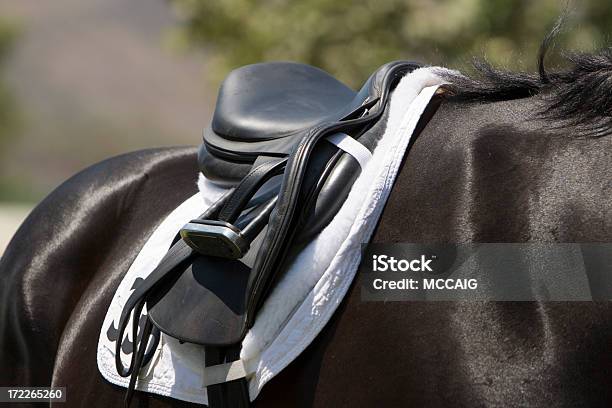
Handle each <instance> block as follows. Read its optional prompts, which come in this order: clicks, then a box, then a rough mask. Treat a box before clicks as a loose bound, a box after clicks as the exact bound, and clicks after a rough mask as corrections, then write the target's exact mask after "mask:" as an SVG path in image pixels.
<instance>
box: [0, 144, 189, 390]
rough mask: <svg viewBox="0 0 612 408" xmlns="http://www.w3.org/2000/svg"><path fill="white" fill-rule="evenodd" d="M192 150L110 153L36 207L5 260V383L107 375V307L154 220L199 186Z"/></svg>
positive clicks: (1, 319)
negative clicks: (100, 348) (101, 357)
mask: <svg viewBox="0 0 612 408" xmlns="http://www.w3.org/2000/svg"><path fill="white" fill-rule="evenodd" d="M195 155H196V152H195V149H194V148H166V149H151V150H144V151H138V152H133V153H129V154H125V155H121V156H118V157H115V158H112V159H108V160H105V161H103V162H100V163H98V164H96V165H93V166H91V167H89V168H87V169H85V170H83V171H82V172H80V173H79V174H77V175H75V176H74V177H72V178H70V179H69V180H67V181H66V182H65V183H63V184H62V185H60V186H59V187H58V188H57V189H55V190H54V191H53V192H52V193H51V194H50V195H49V196H48V197H46V198H45V199H44V200H43V201H42V202H41V203H40V204H39V205H38V206H37V207H36V208H35V209H34V210H33V211H32V213H31V214H30V215H29V216H28V218H27V219H26V220H25V221H24V223H23V224H22V225H21V227H20V228H19V230H18V231H17V233H16V234H15V236H14V237H13V239H12V241H11V242H10V244H9V246H8V247H7V249H6V251H5V253H4V255H3V257H2V259H1V260H0V282H1V283H0V305H1V307H2V308H1V309H0V313H1V316H0V366H2V367H5V368H4V369H3V370H1V373H0V383H1V384H2V385H20V386H48V385H51V384H54V385H56V386H68V387H69V388H70V390H69V392H70V394H71V396H70V398H78V397H77V395H74V394H76V393H77V392H78V391H77V390H78V388H77V387H70V385H72V384H83V383H84V382H95V383H102V382H103V380H102V379H101V378H100V376H99V375H93V373H97V368H96V358H95V350H96V344H97V335H98V332H99V327H100V325H101V322H102V320H103V318H104V313H105V309H106V307H108V305H109V303H110V299H111V297H112V295H113V293H114V291H115V289H116V287H117V285H118V284H119V281H120V278H121V276H122V275H123V274H124V273H125V272H126V271H127V267H128V266H129V264H130V263H131V262H132V260H133V259H134V257H135V256H136V254H137V252H138V249H139V248H140V247H141V246H142V244H143V243H144V242H145V240H146V238H147V237H148V235H149V234H150V233H151V232H152V231H153V230H154V228H155V226H156V225H157V223H158V222H159V221H160V220H161V219H163V217H164V216H165V215H166V214H168V213H169V212H170V211H171V210H173V209H174V208H175V207H176V205H178V204H179V203H180V202H181V201H183V200H184V199H185V198H187V197H188V196H189V195H190V194H193V193H195V191H196V189H197V187H196V178H197V168H196V164H195V163H196V158H195ZM75 362H78V366H75V365H74V363H75ZM6 367H10V369H6ZM85 379H87V381H84V380H85Z"/></svg>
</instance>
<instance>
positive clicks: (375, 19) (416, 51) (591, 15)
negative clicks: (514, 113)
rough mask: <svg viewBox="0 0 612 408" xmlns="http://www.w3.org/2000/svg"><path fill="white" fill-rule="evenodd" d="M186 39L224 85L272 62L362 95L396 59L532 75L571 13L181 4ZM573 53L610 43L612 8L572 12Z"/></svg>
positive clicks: (190, 0) (576, 7)
mask: <svg viewBox="0 0 612 408" xmlns="http://www.w3.org/2000/svg"><path fill="white" fill-rule="evenodd" d="M173 2H174V3H175V5H176V6H177V9H178V10H179V12H180V13H181V14H182V15H183V16H184V18H185V24H184V25H183V26H182V28H181V29H180V36H179V37H180V38H182V39H183V40H185V41H186V42H187V43H188V44H190V45H192V46H198V47H205V49H206V50H207V51H208V52H209V53H210V55H211V57H212V58H213V61H214V62H213V67H214V69H215V71H216V72H215V74H216V77H217V79H218V78H219V77H221V76H223V75H224V74H225V73H226V72H227V71H228V70H229V69H232V68H235V67H237V66H241V65H244V64H249V63H254V62H261V61H268V60H293V61H300V62H305V63H308V64H312V65H316V66H319V67H321V68H323V69H325V70H327V71H329V72H331V73H333V74H334V75H337V76H338V77H339V78H341V79H343V80H344V81H346V82H348V83H350V84H352V85H357V84H359V83H361V82H362V81H363V80H364V79H365V78H366V77H367V75H368V74H369V73H371V72H372V71H373V70H374V69H376V67H378V66H379V65H381V64H383V63H385V62H388V61H391V60H394V59H414V60H419V61H422V62H425V63H428V64H442V65H446V66H449V67H452V68H459V69H461V68H465V66H466V65H467V64H469V62H470V61H471V59H472V56H477V57H484V58H486V59H488V60H489V61H491V62H492V63H495V64H502V65H505V66H507V67H508V68H525V69H531V68H533V66H534V64H535V59H536V58H535V54H536V52H537V48H538V45H539V43H540V41H541V39H542V38H543V37H544V35H545V33H546V31H547V30H548V29H549V28H550V26H551V25H552V23H553V22H554V20H555V19H556V18H557V16H558V15H560V14H561V13H562V12H563V9H564V7H566V5H565V4H564V3H563V2H560V1H558V0H539V1H531V0H514V1H508V0H441V1H432V0H365V1H358V2H354V1H349V0H312V1H298V0H293V1H292V0H259V1H257V0H173ZM569 10H570V12H571V18H570V20H571V22H572V24H571V26H572V30H571V31H570V33H569V34H568V35H566V36H565V38H564V41H566V45H567V46H569V47H571V48H575V49H580V50H589V49H591V48H592V47H593V46H596V45H601V44H604V43H605V40H606V39H605V34H606V30H607V29H608V27H610V23H612V8H610V7H608V5H606V4H605V2H601V1H597V0H591V1H582V2H576V4H570V6H569Z"/></svg>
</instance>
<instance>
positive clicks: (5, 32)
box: [0, 19, 18, 152]
mask: <svg viewBox="0 0 612 408" xmlns="http://www.w3.org/2000/svg"><path fill="white" fill-rule="evenodd" d="M17 31H18V30H17V28H16V27H15V25H14V24H12V23H9V22H7V21H5V20H2V19H0V70H2V68H3V66H4V64H5V62H6V59H7V57H8V55H9V53H10V51H11V49H12V47H13V44H14V42H15V38H16V36H17ZM17 117H18V113H17V107H16V102H15V100H14V98H13V95H12V94H11V92H10V91H9V89H8V87H7V86H6V83H5V82H3V81H1V80H0V152H1V151H2V145H3V142H4V141H5V140H6V139H7V138H9V137H10V136H11V135H12V134H13V132H14V130H15V127H16V126H17V124H18V119H17Z"/></svg>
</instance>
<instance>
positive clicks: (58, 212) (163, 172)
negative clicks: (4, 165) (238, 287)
mask: <svg viewBox="0 0 612 408" xmlns="http://www.w3.org/2000/svg"><path fill="white" fill-rule="evenodd" d="M543 56H544V53H542V57H541V58H540V72H539V74H538V75H528V74H517V73H510V72H504V71H498V70H495V69H492V68H490V67H488V66H486V65H482V66H480V71H481V74H482V75H480V76H479V77H478V79H470V78H466V77H462V76H457V77H453V78H449V80H450V81H451V82H452V83H453V86H452V91H453V92H451V93H446V94H445V95H441V96H439V97H437V99H436V101H435V103H434V104H432V105H431V106H430V107H429V109H428V110H427V112H426V114H425V116H424V117H423V119H422V120H421V122H420V124H419V127H418V129H417V133H416V135H417V136H418V137H416V138H414V139H413V140H414V142H413V144H412V146H411V147H410V149H409V152H408V154H407V155H406V157H405V160H404V163H403V167H402V170H401V173H400V174H399V176H398V178H397V180H396V182H395V185H394V187H393V190H392V193H391V196H390V198H389V200H388V202H387V204H386V207H385V210H384V213H383V215H382V218H381V220H380V222H379V225H378V227H377V230H376V233H375V235H374V237H373V240H372V241H373V242H402V241H406V242H438V243H460V242H612V201H611V200H610V196H611V193H612V138H611V137H610V136H608V134H609V133H610V131H611V130H612V119H611V113H612V97H611V96H610V95H612V52H611V51H609V50H605V51H602V52H600V53H597V54H593V55H576V56H572V57H570V59H569V62H570V68H569V69H567V70H564V71H560V72H556V73H549V72H547V71H546V70H545V69H544V67H543V64H542V61H543V59H544V58H543ZM196 176H197V166H196V150H195V149H194V148H168V149H154V150H146V151H140V152H135V153H131V154H126V155H123V156H119V157H116V158H112V159H109V160H106V161H104V162H101V163H99V164H96V165H94V166H92V167H90V168H88V169H86V170H84V171H83V172H81V173H79V174H78V175H76V176H74V177H73V178H71V179H70V180H68V181H67V182H65V183H64V184H62V185H61V186H60V187H58V188H57V189H56V190H55V191H54V192H53V193H51V194H50V195H49V196H48V197H47V198H46V199H45V200H44V201H43V202H42V203H41V204H39V205H38V207H36V209H35V210H34V211H33V212H32V213H31V214H30V216H29V217H28V218H27V220H26V221H25V222H24V224H23V225H22V226H21V228H20V229H19V231H18V232H17V233H16V235H15V237H14V238H13V240H12V241H11V243H10V245H9V246H8V248H7V250H6V252H5V254H4V256H3V257H2V260H1V261H0V282H1V284H0V367H2V369H1V370H0V385H3V386H5V385H20V386H50V385H52V386H67V387H68V402H69V404H70V405H87V406H92V407H93V406H105V407H106V406H116V405H119V404H121V401H122V400H123V397H124V390H123V389H121V388H119V387H116V386H113V385H111V384H109V383H107V382H105V381H104V380H103V378H102V377H101V375H100V374H99V373H98V370H97V367H96V358H95V351H96V344H97V340H98V334H99V332H100V327H101V324H102V321H103V318H104V315H105V312H106V309H107V307H108V305H109V303H110V300H111V298H112V296H113V293H114V291H115V289H116V288H117V286H118V284H119V282H120V280H121V278H122V276H123V275H124V274H125V272H126V271H127V269H128V267H129V265H130V264H131V262H132V261H133V259H134V257H135V256H136V254H137V253H138V251H139V249H140V248H141V247H142V245H143V244H144V242H145V241H146V239H147V237H148V236H149V235H150V234H151V232H152V231H153V230H154V229H155V227H156V223H157V222H159V220H162V219H163V218H164V217H165V216H166V215H167V214H168V213H169V212H170V211H171V210H173V209H174V208H175V207H176V206H177V205H178V204H179V203H181V202H182V201H183V200H185V199H186V198H187V197H189V196H191V195H192V194H194V193H195V192H196ZM358 280H359V278H358V279H357V282H354V284H353V287H352V289H351V290H350V292H349V294H348V295H347V296H346V298H345V300H344V302H343V305H341V307H340V308H339V310H338V311H337V312H336V315H335V316H334V318H333V319H332V321H331V322H330V323H329V324H328V326H327V327H326V328H325V329H324V331H323V332H322V333H321V335H320V336H319V337H318V338H317V340H316V341H315V342H314V343H313V344H312V345H311V346H310V347H309V348H308V349H307V350H306V351H305V352H304V353H303V354H302V355H301V356H300V357H299V358H298V359H297V360H296V361H294V362H293V363H292V364H291V365H290V366H289V367H288V368H287V369H286V370H284V371H283V372H282V373H281V374H279V375H278V376H277V377H275V378H274V379H273V380H272V381H271V382H270V383H269V384H268V385H266V386H265V388H264V389H263V391H262V392H261V394H260V395H259V397H258V398H257V400H256V403H255V405H256V406H262V407H264V406H282V407H287V406H325V407H329V406H351V407H354V406H368V407H370V406H408V405H414V406H538V407H539V406H549V405H554V406H572V407H575V406H610V405H612V391H611V390H612V376H611V375H610V367H612V353H610V352H609V348H608V347H610V345H611V344H612V307H611V306H610V304H609V303H608V302H600V303H598V302H584V303H577V302H573V303H564V302H556V303H543V302H481V303H478V302H469V303H463V302H391V303H382V302H374V303H362V302H361V301H360V294H359V289H358V288H359V282H358ZM135 398H136V400H137V401H136V402H137V404H140V405H139V406H150V407H155V406H166V405H168V404H170V403H172V404H173V406H187V405H191V404H188V403H183V402H180V401H170V400H168V399H166V398H163V397H159V396H155V395H150V394H145V393H137V394H136V397H135Z"/></svg>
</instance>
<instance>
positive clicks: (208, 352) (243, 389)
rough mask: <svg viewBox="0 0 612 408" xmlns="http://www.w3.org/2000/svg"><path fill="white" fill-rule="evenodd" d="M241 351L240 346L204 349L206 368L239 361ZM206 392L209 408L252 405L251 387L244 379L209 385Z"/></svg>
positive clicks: (243, 407)
mask: <svg viewBox="0 0 612 408" xmlns="http://www.w3.org/2000/svg"><path fill="white" fill-rule="evenodd" d="M240 349H241V345H240V344H237V345H233V346H230V347H204V359H205V362H204V363H205V366H206V367H211V366H216V365H219V364H224V363H229V362H234V361H239V360H240ZM206 392H207V394H208V407H209V408H221V407H222V408H248V407H249V405H250V399H249V387H248V384H247V381H246V378H244V377H240V378H238V379H235V380H230V381H227V382H221V383H217V384H212V385H208V386H207V387H206Z"/></svg>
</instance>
